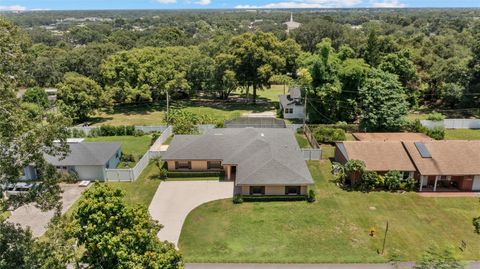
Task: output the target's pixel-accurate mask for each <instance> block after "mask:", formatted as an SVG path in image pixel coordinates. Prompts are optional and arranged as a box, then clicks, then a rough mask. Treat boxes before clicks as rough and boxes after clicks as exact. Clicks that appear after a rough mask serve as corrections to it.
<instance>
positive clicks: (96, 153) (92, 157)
mask: <svg viewBox="0 0 480 269" xmlns="http://www.w3.org/2000/svg"><path fill="white" fill-rule="evenodd" d="M68 146H69V147H70V153H69V154H68V155H67V157H65V159H63V160H59V156H51V155H48V154H45V155H44V156H45V160H46V161H47V162H49V163H50V164H52V165H54V166H73V165H105V164H106V163H107V162H108V160H110V159H111V158H112V156H113V155H115V153H116V152H117V151H118V149H120V147H121V146H122V143H119V142H82V143H68Z"/></svg>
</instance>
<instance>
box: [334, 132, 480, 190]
mask: <svg viewBox="0 0 480 269" xmlns="http://www.w3.org/2000/svg"><path fill="white" fill-rule="evenodd" d="M335 160H336V161H337V162H339V163H343V164H344V163H346V162H347V161H348V160H361V161H364V162H365V166H366V170H368V171H376V172H379V173H384V172H386V171H391V170H397V171H401V172H404V175H405V177H407V174H408V176H410V177H413V178H415V179H416V180H418V182H419V186H420V187H419V191H455V190H459V191H480V141H462V140H448V141H435V140H425V141H344V142H338V143H336V147H335Z"/></svg>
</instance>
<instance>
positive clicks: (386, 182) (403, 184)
mask: <svg viewBox="0 0 480 269" xmlns="http://www.w3.org/2000/svg"><path fill="white" fill-rule="evenodd" d="M416 186H417V182H416V180H415V179H413V178H411V177H409V178H407V179H404V178H403V174H402V173H401V172H399V171H389V172H387V173H386V174H385V175H383V176H382V175H379V174H378V173H376V172H373V171H364V172H363V173H362V176H361V180H360V181H359V182H358V183H357V184H356V185H355V186H353V187H354V188H355V189H357V190H359V191H364V192H370V191H374V190H382V189H383V190H388V191H414V190H415V188H416Z"/></svg>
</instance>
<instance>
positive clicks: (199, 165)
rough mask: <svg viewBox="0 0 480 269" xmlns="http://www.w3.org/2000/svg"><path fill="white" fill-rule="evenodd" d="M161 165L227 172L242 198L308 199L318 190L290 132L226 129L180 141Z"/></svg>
mask: <svg viewBox="0 0 480 269" xmlns="http://www.w3.org/2000/svg"><path fill="white" fill-rule="evenodd" d="M162 159H163V160H164V161H166V162H167V165H168V170H169V171H186V172H188V171H196V172H205V171H224V172H225V180H229V181H234V183H235V187H236V188H235V192H236V193H241V194H243V195H306V194H307V188H308V186H310V185H313V179H312V176H311V175H310V171H309V170H308V167H307V165H306V163H305V161H304V159H303V155H302V152H301V151H300V149H299V147H298V144H297V141H296V139H295V136H294V132H293V130H291V129H272V128H265V129H263V128H225V129H212V130H209V131H208V132H207V133H205V134H203V135H176V136H175V137H174V138H173V140H172V142H171V144H170V146H169V147H168V150H167V151H166V153H165V154H164V155H163V156H162Z"/></svg>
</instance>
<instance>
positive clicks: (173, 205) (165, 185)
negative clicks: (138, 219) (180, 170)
mask: <svg viewBox="0 0 480 269" xmlns="http://www.w3.org/2000/svg"><path fill="white" fill-rule="evenodd" d="M231 197H233V183H232V182H219V181H167V182H162V183H161V184H160V185H159V186H158V189H157V192H156V193H155V196H154V197H153V199H152V202H151V203H150V206H149V208H148V211H149V212H150V215H151V216H152V218H153V219H155V220H158V221H159V222H160V223H161V224H163V226H164V227H163V229H161V230H160V232H158V238H159V239H160V240H162V241H163V240H167V241H169V242H172V243H174V244H175V245H176V246H178V239H179V238H180V232H181V231H182V226H183V222H184V221H185V218H186V217H187V215H188V213H190V211H192V210H193V209H194V208H196V207H198V206H199V205H201V204H204V203H206V202H210V201H214V200H219V199H226V198H231Z"/></svg>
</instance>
